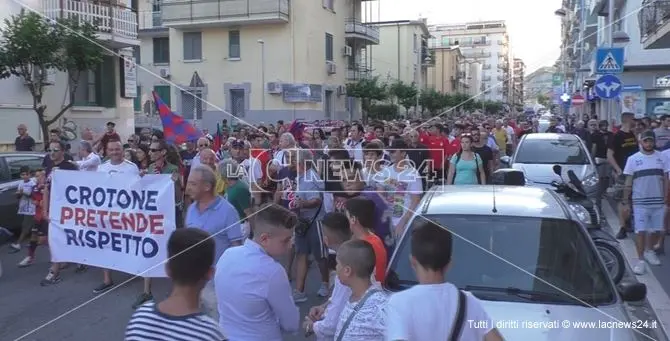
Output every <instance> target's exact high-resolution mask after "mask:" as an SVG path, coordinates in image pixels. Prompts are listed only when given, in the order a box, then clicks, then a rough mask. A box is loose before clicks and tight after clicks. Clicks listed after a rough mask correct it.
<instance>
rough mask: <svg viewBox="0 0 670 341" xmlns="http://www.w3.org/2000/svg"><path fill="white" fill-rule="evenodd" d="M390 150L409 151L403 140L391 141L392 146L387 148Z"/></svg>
mask: <svg viewBox="0 0 670 341" xmlns="http://www.w3.org/2000/svg"><path fill="white" fill-rule="evenodd" d="M387 149H389V150H405V149H407V142H405V140H403V139H402V138H395V139H393V140H392V141H391V144H390V145H389V147H388V148H387Z"/></svg>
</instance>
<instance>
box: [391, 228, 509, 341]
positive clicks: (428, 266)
mask: <svg viewBox="0 0 670 341" xmlns="http://www.w3.org/2000/svg"><path fill="white" fill-rule="evenodd" d="M419 219H420V218H419ZM411 250H412V251H411V252H412V254H411V259H410V263H411V264H412V268H413V269H414V272H415V273H416V277H417V279H418V280H419V284H417V285H415V286H413V287H412V288H410V289H407V290H405V291H401V292H399V293H396V294H394V295H391V298H390V299H389V301H388V304H387V307H386V312H387V315H388V316H387V318H386V340H387V341H423V340H447V341H452V340H458V341H482V340H484V341H502V340H503V338H502V336H501V335H500V332H499V331H498V330H497V329H496V328H493V326H494V324H493V321H492V320H491V318H490V317H489V315H488V314H487V313H486V312H485V311H484V308H483V307H482V305H481V303H480V302H479V300H477V298H475V297H474V296H472V295H471V294H469V293H464V292H461V291H459V289H458V288H457V287H456V286H454V285H453V284H451V283H449V282H447V281H445V280H444V275H445V272H446V271H447V269H448V268H449V264H450V263H451V253H452V238H451V232H449V231H448V230H447V229H445V228H441V227H440V226H438V225H436V224H434V223H432V222H430V221H427V220H424V221H422V222H420V223H419V224H418V225H417V226H416V227H415V228H414V229H413V231H412V240H411ZM468 321H478V322H479V323H478V324H477V325H474V324H471V323H468ZM479 326H486V327H485V328H475V327H479Z"/></svg>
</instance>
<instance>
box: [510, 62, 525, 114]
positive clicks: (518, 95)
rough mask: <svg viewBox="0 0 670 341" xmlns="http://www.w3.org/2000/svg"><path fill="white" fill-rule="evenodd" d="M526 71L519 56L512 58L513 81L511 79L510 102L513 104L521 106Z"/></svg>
mask: <svg viewBox="0 0 670 341" xmlns="http://www.w3.org/2000/svg"><path fill="white" fill-rule="evenodd" d="M525 73H526V64H524V62H523V60H522V59H521V58H514V81H513V86H512V89H513V92H512V94H513V96H514V97H513V98H514V100H513V101H512V104H514V106H517V107H519V106H523V103H524V96H523V90H524V89H523V78H524V75H525Z"/></svg>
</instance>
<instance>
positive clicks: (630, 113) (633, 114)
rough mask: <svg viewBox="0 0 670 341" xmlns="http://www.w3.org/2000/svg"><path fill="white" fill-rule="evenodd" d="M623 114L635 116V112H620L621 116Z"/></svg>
mask: <svg viewBox="0 0 670 341" xmlns="http://www.w3.org/2000/svg"><path fill="white" fill-rule="evenodd" d="M623 115H629V116H635V113H632V112H628V111H624V112H622V113H621V116H623Z"/></svg>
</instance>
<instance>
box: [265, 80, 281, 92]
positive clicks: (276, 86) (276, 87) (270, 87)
mask: <svg viewBox="0 0 670 341" xmlns="http://www.w3.org/2000/svg"><path fill="white" fill-rule="evenodd" d="M266 89H267V90H266V91H267V92H268V93H269V94H281V93H282V91H283V87H282V84H281V83H280V82H268V84H267V86H266Z"/></svg>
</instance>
